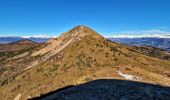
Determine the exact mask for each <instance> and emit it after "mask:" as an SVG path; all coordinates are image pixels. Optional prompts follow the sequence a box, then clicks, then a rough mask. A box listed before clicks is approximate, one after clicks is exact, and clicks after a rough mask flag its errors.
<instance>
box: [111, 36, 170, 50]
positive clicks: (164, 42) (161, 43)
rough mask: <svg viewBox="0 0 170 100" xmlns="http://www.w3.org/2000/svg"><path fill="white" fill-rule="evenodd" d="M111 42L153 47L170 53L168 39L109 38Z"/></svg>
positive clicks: (169, 40) (169, 41)
mask: <svg viewBox="0 0 170 100" xmlns="http://www.w3.org/2000/svg"><path fill="white" fill-rule="evenodd" d="M109 39H110V40H111V41H114V42H119V43H123V44H127V45H133V46H153V47H157V48H161V49H165V50H168V51H170V38H156V37H155V38H153V37H142V38H109Z"/></svg>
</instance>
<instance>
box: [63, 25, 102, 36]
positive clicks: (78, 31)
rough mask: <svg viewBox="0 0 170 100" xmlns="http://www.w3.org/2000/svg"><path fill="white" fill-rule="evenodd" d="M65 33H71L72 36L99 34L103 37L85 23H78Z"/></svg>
mask: <svg viewBox="0 0 170 100" xmlns="http://www.w3.org/2000/svg"><path fill="white" fill-rule="evenodd" d="M65 34H69V35H70V36H76V37H77V36H78V37H85V36H98V37H102V36H101V35H100V34H98V33H97V32H96V31H94V30H92V29H91V28H89V27H87V26H83V25H78V26H76V27H74V28H73V29H71V30H70V31H68V32H66V33H65Z"/></svg>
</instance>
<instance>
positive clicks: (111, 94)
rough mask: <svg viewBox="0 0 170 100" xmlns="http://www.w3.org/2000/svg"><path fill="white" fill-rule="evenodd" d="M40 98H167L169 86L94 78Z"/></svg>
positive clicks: (90, 99)
mask: <svg viewBox="0 0 170 100" xmlns="http://www.w3.org/2000/svg"><path fill="white" fill-rule="evenodd" d="M34 99H41V100H53V99H54V100H117V99H123V100H169V99H170V87H161V86H158V85H151V84H146V83H140V82H134V81H125V80H115V79H112V80H108V79H107V80H96V81H91V82H88V83H85V84H82V85H79V86H75V87H71V88H69V89H66V90H62V91H58V90H57V91H56V92H54V93H52V94H50V93H49V94H47V95H44V96H42V97H39V98H34Z"/></svg>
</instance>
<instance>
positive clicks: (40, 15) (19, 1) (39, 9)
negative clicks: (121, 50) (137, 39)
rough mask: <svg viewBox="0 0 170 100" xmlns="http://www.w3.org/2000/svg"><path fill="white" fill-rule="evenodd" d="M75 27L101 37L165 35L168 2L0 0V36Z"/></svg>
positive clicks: (169, 22) (169, 21) (169, 14)
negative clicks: (83, 26) (97, 33)
mask: <svg viewBox="0 0 170 100" xmlns="http://www.w3.org/2000/svg"><path fill="white" fill-rule="evenodd" d="M76 25H85V26H88V27H91V28H92V29H94V30H96V31H97V32H99V33H101V34H102V35H104V36H112V35H117V34H145V32H146V33H147V32H148V33H147V34H162V33H166V34H169V31H170V0H0V36H35V35H45V34H46V35H47V36H58V35H60V34H61V33H62V32H65V31H68V30H69V29H71V28H73V27H74V26H76Z"/></svg>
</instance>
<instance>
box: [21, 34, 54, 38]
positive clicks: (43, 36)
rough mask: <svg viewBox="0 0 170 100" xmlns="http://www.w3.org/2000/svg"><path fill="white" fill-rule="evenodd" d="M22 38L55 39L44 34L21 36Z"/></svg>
mask: <svg viewBox="0 0 170 100" xmlns="http://www.w3.org/2000/svg"><path fill="white" fill-rule="evenodd" d="M21 37H22V38H31V37H33V38H51V37H55V36H49V35H46V34H42V35H33V36H21Z"/></svg>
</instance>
